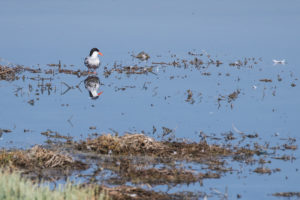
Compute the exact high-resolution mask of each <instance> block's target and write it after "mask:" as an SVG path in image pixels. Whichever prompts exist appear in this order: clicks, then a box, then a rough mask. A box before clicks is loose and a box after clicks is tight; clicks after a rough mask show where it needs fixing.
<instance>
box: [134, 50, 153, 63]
mask: <svg viewBox="0 0 300 200" xmlns="http://www.w3.org/2000/svg"><path fill="white" fill-rule="evenodd" d="M135 57H136V58H138V59H140V60H142V61H144V60H148V59H149V58H150V56H149V54H147V53H145V52H144V51H142V52H140V53H139V54H138V55H136V56H135Z"/></svg>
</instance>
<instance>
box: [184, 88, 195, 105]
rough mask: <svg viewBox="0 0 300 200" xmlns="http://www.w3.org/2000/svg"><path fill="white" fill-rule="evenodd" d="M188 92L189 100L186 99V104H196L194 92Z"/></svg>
mask: <svg viewBox="0 0 300 200" xmlns="http://www.w3.org/2000/svg"><path fill="white" fill-rule="evenodd" d="M186 92H187V94H188V96H187V98H186V100H185V101H186V102H189V103H190V104H194V103H195V100H194V98H193V92H192V91H191V90H190V89H189V90H187V91H186Z"/></svg>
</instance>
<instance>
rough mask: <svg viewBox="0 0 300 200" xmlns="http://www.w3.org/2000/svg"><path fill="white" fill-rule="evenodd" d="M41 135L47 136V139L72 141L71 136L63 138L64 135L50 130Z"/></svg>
mask: <svg viewBox="0 0 300 200" xmlns="http://www.w3.org/2000/svg"><path fill="white" fill-rule="evenodd" d="M41 135H44V136H47V137H49V138H55V139H66V140H71V139H72V137H71V136H64V135H61V134H59V133H58V132H56V131H52V130H47V131H45V132H41Z"/></svg>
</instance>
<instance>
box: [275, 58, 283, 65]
mask: <svg viewBox="0 0 300 200" xmlns="http://www.w3.org/2000/svg"><path fill="white" fill-rule="evenodd" d="M272 61H273V63H274V65H278V64H281V65H285V59H283V60H276V59H273V60H272Z"/></svg>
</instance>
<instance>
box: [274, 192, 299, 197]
mask: <svg viewBox="0 0 300 200" xmlns="http://www.w3.org/2000/svg"><path fill="white" fill-rule="evenodd" d="M272 195H273V196H275V197H294V196H296V197H300V192H277V193H274V194H272Z"/></svg>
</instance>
